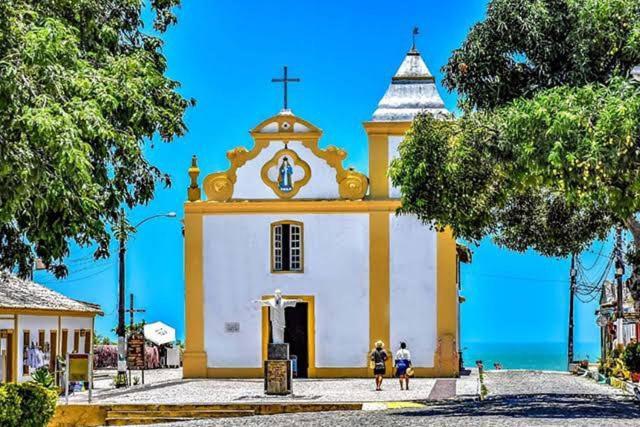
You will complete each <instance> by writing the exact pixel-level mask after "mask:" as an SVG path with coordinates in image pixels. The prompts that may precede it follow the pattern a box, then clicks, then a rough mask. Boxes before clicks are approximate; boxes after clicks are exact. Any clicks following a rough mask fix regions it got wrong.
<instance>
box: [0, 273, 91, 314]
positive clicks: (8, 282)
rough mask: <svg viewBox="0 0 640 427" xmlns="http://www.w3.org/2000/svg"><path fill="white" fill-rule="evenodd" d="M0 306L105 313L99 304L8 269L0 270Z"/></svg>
mask: <svg viewBox="0 0 640 427" xmlns="http://www.w3.org/2000/svg"><path fill="white" fill-rule="evenodd" d="M0 308H1V309H16V310H18V309H27V310H57V311H74V312H86V313H95V314H99V315H102V314H103V313H102V310H101V308H100V306H99V305H97V304H91V303H88V302H83V301H78V300H74V299H71V298H69V297H66V296H64V295H62V294H61V293H58V292H56V291H53V290H51V289H49V288H47V287H45V286H42V285H39V284H37V283H35V282H32V281H30V280H24V279H21V278H19V277H17V276H15V275H13V274H11V273H9V272H6V271H2V272H0Z"/></svg>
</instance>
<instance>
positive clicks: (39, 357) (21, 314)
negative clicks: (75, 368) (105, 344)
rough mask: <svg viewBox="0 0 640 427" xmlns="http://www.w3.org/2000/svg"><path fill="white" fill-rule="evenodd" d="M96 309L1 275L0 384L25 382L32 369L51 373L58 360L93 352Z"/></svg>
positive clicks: (20, 280)
mask: <svg viewBox="0 0 640 427" xmlns="http://www.w3.org/2000/svg"><path fill="white" fill-rule="evenodd" d="M101 315H103V313H102V310H101V309H100V306H98V305H96V304H91V303H87V302H83V301H77V300H74V299H71V298H68V297H66V296H64V295H62V294H60V293H58V292H55V291H53V290H51V289H49V288H47V287H45V286H42V285H40V284H38V283H35V282H33V281H30V280H24V279H21V278H18V277H17V276H15V275H13V274H11V273H9V272H6V271H5V272H0V375H1V376H0V381H2V382H15V381H18V382H20V381H27V380H29V379H30V378H31V374H32V373H33V372H35V370H36V369H38V368H41V367H43V366H46V367H48V368H49V369H50V371H51V372H55V370H56V359H57V357H58V356H61V357H65V356H66V355H67V354H73V353H76V354H81V353H88V354H92V353H93V345H92V337H93V334H94V322H95V317H96V316H101Z"/></svg>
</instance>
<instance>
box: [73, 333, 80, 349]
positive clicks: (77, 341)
mask: <svg viewBox="0 0 640 427" xmlns="http://www.w3.org/2000/svg"><path fill="white" fill-rule="evenodd" d="M79 348H80V330H79V329H76V330H75V331H73V352H74V353H77V352H78V350H79Z"/></svg>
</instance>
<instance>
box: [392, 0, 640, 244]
mask: <svg viewBox="0 0 640 427" xmlns="http://www.w3.org/2000/svg"><path fill="white" fill-rule="evenodd" d="M639 43H640V3H638V2H637V1H636V0H494V1H492V2H491V3H490V5H489V11H488V14H487V18H486V20H485V21H483V22H481V23H479V24H478V25H476V26H475V27H474V28H473V29H472V30H471V31H470V33H469V35H468V37H467V39H466V40H465V42H464V44H463V46H462V47H461V48H460V49H459V50H456V51H455V52H454V53H453V55H452V57H451V59H450V60H449V63H448V64H447V66H446V67H445V72H446V78H445V84H446V85H447V86H448V87H449V88H451V89H456V90H458V91H459V92H460V95H461V97H462V103H461V105H462V108H463V115H462V117H460V118H459V119H455V120H448V121H437V120H435V119H433V118H432V117H430V116H428V115H421V116H419V117H418V118H417V119H416V120H415V121H414V124H413V126H412V129H411V130H410V132H409V133H408V135H407V138H406V139H405V142H403V144H401V147H400V158H399V159H398V160H396V161H395V162H394V163H393V164H392V168H391V172H390V174H391V178H392V181H393V183H394V185H398V186H400V187H401V189H402V192H403V208H402V210H403V211H404V212H407V213H414V214H417V215H418V216H419V217H420V218H421V219H422V220H424V221H425V222H428V223H432V222H433V223H435V225H436V226H438V227H444V226H451V227H452V229H453V230H454V233H455V234H456V235H458V236H460V237H462V238H466V239H469V240H471V241H478V240H479V239H481V238H482V237H484V236H487V235H492V236H493V237H494V238H495V240H496V241H497V242H498V243H499V244H502V245H504V246H507V247H509V248H511V249H515V250H519V251H523V250H525V249H527V248H534V249H535V250H537V251H539V252H540V253H542V254H545V255H553V256H564V255H567V254H570V253H573V252H580V251H581V250H583V249H584V248H585V247H586V246H588V245H589V244H590V243H591V242H592V241H593V240H594V239H597V238H603V237H604V236H606V234H607V232H608V231H609V230H610V228H611V227H612V226H613V225H618V224H625V225H627V227H629V228H630V229H631V228H632V227H633V226H634V224H635V214H636V213H637V212H638V210H639V208H640V205H639V204H638V201H639V200H640V176H639V171H640V146H639V144H640V92H639V87H638V86H637V85H633V84H631V83H630V82H629V81H628V73H629V70H630V69H631V68H632V66H633V65H635V64H637V63H640V49H638V48H639V47H640V44H639Z"/></svg>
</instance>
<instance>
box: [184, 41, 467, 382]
mask: <svg viewBox="0 0 640 427" xmlns="http://www.w3.org/2000/svg"><path fill="white" fill-rule="evenodd" d="M285 80H286V77H285ZM285 84H286V82H285ZM423 110H427V111H429V112H431V113H432V114H435V115H439V116H440V115H441V116H443V117H445V116H447V115H448V112H447V111H446V109H445V107H444V103H443V101H442V99H441V98H440V96H439V94H438V92H437V89H436V86H435V82H434V78H433V76H432V75H431V74H430V72H429V70H428V68H427V66H426V65H425V63H424V61H423V59H422V57H421V56H420V54H419V53H418V51H417V50H415V49H412V50H410V51H409V53H408V54H407V55H406V57H405V58H404V60H403V62H402V64H401V66H400V68H399V69H398V71H397V73H396V75H395V76H394V77H393V79H392V82H391V84H390V86H389V89H388V90H387V92H386V94H385V95H384V97H383V98H382V100H381V101H380V103H379V105H378V109H377V110H376V111H375V113H374V114H373V117H372V118H371V120H370V121H367V122H365V123H364V128H365V130H366V133H367V135H368V142H369V176H366V175H365V174H363V173H361V172H359V171H356V170H353V169H351V168H345V166H344V161H345V159H346V158H347V153H346V152H345V151H343V150H341V149H340V148H336V147H333V146H329V147H327V148H321V146H320V145H319V141H320V139H321V136H322V131H321V130H320V129H319V128H318V127H316V126H315V125H314V124H312V123H311V122H309V121H307V120H305V119H303V118H301V117H298V116H296V115H294V114H293V113H292V112H291V111H290V110H288V109H284V110H283V111H281V112H280V113H279V114H277V115H275V116H273V117H270V118H268V119H266V120H264V121H263V122H261V123H260V124H258V125H257V126H256V127H255V128H254V129H253V130H252V131H251V137H252V139H253V147H252V148H251V149H245V148H242V147H240V148H236V149H234V150H232V151H230V152H228V153H227V158H228V159H229V163H230V165H229V168H228V169H227V170H225V171H219V172H214V173H210V174H208V175H206V176H205V177H204V179H203V180H202V184H201V185H200V184H199V178H200V170H199V168H198V166H197V162H196V160H195V157H194V160H193V163H192V166H191V168H190V169H189V174H190V176H191V186H190V188H189V190H188V201H187V202H186V203H185V205H184V209H185V222H184V233H185V295H186V310H185V312H186V351H185V354H184V362H183V363H184V376H185V377H186V378H206V377H213V378H223V377H236V378H238V377H246V378H251V377H255V378H259V377H262V376H263V362H264V360H266V357H267V344H268V343H269V342H270V340H271V339H272V337H271V333H270V327H269V312H268V310H267V309H266V308H263V307H260V305H259V304H257V303H256V301H255V300H257V299H261V298H266V297H270V296H271V295H273V292H274V290H275V289H280V290H281V291H282V295H283V297H285V298H295V299H298V300H301V301H302V302H301V303H298V304H296V306H295V307H292V308H287V310H286V316H285V317H286V329H285V341H286V342H289V343H290V352H291V354H292V355H294V356H295V359H296V361H295V365H294V366H295V369H296V371H297V375H298V376H299V377H310V378H325V377H326V378H329V377H366V376H370V375H371V372H370V370H369V367H368V365H369V364H368V354H369V352H370V350H371V349H372V348H373V344H374V342H375V341H377V340H382V341H384V342H385V344H386V346H387V348H388V349H389V350H392V351H395V350H396V349H397V347H398V345H399V343H400V342H401V341H405V342H406V343H407V345H408V347H409V349H410V350H411V354H412V357H413V364H414V366H415V373H416V376H456V375H458V371H459V367H458V357H459V355H458V346H459V328H458V319H459V316H458V301H459V295H458V287H459V286H458V280H457V271H458V265H457V263H458V257H457V251H456V242H455V240H454V238H453V236H452V235H451V233H450V232H448V231H445V232H436V231H435V230H432V229H430V228H429V227H428V226H425V225H424V224H422V223H421V222H420V221H418V220H417V218H415V217H412V216H407V215H402V216H399V215H396V210H397V209H398V208H399V207H400V200H399V197H400V192H399V189H397V188H394V187H393V186H392V185H391V184H390V181H389V178H388V176H387V170H388V167H389V164H390V162H391V160H392V159H393V158H394V157H395V156H397V152H398V146H399V144H400V142H401V141H402V140H403V138H404V134H405V132H406V131H407V130H408V129H409V127H410V124H411V121H412V119H413V118H414V117H415V115H416V114H417V113H418V112H420V111H423ZM388 372H389V373H390V372H391V369H388Z"/></svg>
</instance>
